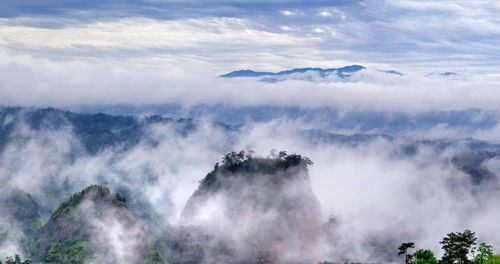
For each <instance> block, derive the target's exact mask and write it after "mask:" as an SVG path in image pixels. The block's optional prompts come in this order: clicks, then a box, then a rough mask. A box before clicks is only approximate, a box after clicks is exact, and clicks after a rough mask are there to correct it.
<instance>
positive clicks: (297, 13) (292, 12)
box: [279, 10, 300, 16]
mask: <svg viewBox="0 0 500 264" xmlns="http://www.w3.org/2000/svg"><path fill="white" fill-rule="evenodd" d="M279 13H280V14H282V15H284V16H296V15H299V14H300V12H299V11H291V10H280V11H279Z"/></svg>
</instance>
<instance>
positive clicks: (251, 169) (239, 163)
mask: <svg viewBox="0 0 500 264" xmlns="http://www.w3.org/2000/svg"><path fill="white" fill-rule="evenodd" d="M311 164H313V162H312V161H311V160H310V159H309V158H307V157H303V156H301V155H298V154H287V153H286V152H285V151H281V152H279V153H278V154H275V153H271V156H270V157H267V158H258V157H253V156H252V152H245V151H240V152H234V151H233V152H229V153H228V154H226V155H225V156H224V157H223V158H222V162H221V163H220V164H219V163H216V164H215V167H214V169H213V170H212V171H211V172H210V173H208V174H207V176H206V177H205V178H204V179H203V180H202V181H201V185H202V186H203V187H208V186H210V185H212V184H213V183H214V182H215V181H216V179H217V174H222V175H234V174H237V173H247V174H256V173H262V174H275V173H277V172H278V171H283V170H286V169H288V168H291V167H295V166H302V167H304V168H307V166H308V165H311Z"/></svg>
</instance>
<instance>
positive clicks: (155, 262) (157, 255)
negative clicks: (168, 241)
mask: <svg viewBox="0 0 500 264" xmlns="http://www.w3.org/2000/svg"><path fill="white" fill-rule="evenodd" d="M146 264H168V261H167V260H166V259H165V256H163V254H162V253H161V252H160V251H159V250H158V249H156V248H150V249H148V251H147V253H146Z"/></svg>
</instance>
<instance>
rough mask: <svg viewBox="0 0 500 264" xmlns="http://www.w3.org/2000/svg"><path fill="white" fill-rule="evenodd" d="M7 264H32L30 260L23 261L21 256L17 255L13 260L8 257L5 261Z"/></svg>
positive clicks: (0, 262) (0, 263)
mask: <svg viewBox="0 0 500 264" xmlns="http://www.w3.org/2000/svg"><path fill="white" fill-rule="evenodd" d="M0 264H2V261H1V260H0ZM5 264H31V261H30V260H27V259H26V260H22V259H21V257H20V256H19V255H15V256H14V257H13V258H12V257H7V259H6V260H5Z"/></svg>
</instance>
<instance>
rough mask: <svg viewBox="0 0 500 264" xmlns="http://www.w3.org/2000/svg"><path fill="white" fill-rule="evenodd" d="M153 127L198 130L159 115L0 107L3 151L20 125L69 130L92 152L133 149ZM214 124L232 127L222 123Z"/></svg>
mask: <svg viewBox="0 0 500 264" xmlns="http://www.w3.org/2000/svg"><path fill="white" fill-rule="evenodd" d="M154 124H173V125H175V127H176V129H177V132H178V133H180V134H186V133H189V132H190V131H192V130H193V129H195V122H194V121H193V120H192V119H182V118H181V119H172V118H166V117H162V116H158V115H153V116H144V117H134V116H121V115H107V114H102V113H98V114H82V113H74V112H69V111H64V110H60V109H56V108H22V107H0V151H1V150H2V149H3V148H4V147H5V146H6V144H8V143H9V142H10V141H11V140H12V139H15V138H16V137H18V136H19V135H18V134H16V133H15V130H16V129H19V127H20V126H27V127H29V128H30V129H32V130H34V131H40V130H49V129H52V130H65V129H66V130H70V131H72V132H73V133H75V135H76V136H77V137H78V138H79V139H80V141H81V143H82V144H83V146H84V147H85V149H86V150H87V151H88V152H89V153H96V152H99V151H101V150H103V149H105V148H109V147H114V146H123V147H125V148H128V147H131V146H133V145H135V144H137V143H138V142H139V141H141V140H143V139H144V138H146V133H145V131H144V129H145V128H146V127H148V126H150V125H154ZM214 125H216V126H219V127H221V128H224V129H230V128H231V127H230V126H228V125H225V124H222V123H214Z"/></svg>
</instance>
